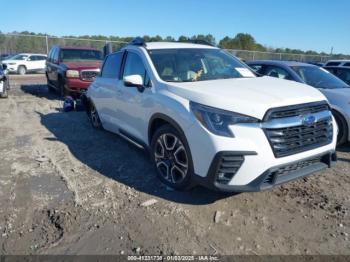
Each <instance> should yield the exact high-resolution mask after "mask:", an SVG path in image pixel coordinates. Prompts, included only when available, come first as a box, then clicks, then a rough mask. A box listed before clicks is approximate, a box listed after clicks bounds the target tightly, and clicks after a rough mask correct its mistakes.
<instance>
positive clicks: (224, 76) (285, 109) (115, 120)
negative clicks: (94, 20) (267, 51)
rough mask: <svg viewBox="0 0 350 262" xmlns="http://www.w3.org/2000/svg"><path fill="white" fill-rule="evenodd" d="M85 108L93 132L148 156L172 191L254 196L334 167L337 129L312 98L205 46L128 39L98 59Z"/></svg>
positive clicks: (321, 100)
mask: <svg viewBox="0 0 350 262" xmlns="http://www.w3.org/2000/svg"><path fill="white" fill-rule="evenodd" d="M84 101H85V105H86V106H87V112H88V115H89V116H90V119H91V122H92V125H93V126H94V127H95V128H102V127H103V128H104V129H107V130H109V131H111V132H114V133H117V134H119V135H120V136H121V137H123V138H125V139H127V140H128V141H129V142H132V143H133V144H135V145H137V146H138V147H140V148H144V149H147V150H149V152H150V154H151V156H152V159H153V161H154V165H155V168H156V170H157V173H158V176H159V178H160V179H161V180H162V181H163V182H164V183H165V184H167V185H168V186H171V187H173V188H175V189H186V188H189V187H191V186H193V185H195V184H202V185H205V186H208V187H210V188H215V189H219V190H222V191H235V192H242V191H259V190H262V189H267V188H271V187H273V186H274V185H278V184H281V183H285V182H287V181H291V180H294V179H296V178H300V177H303V176H306V175H309V174H311V173H314V172H316V171H319V170H321V169H323V168H327V167H330V166H331V165H332V164H333V163H334V162H335V161H336V154H335V146H336V137H337V126H336V124H335V122H334V118H333V117H332V114H331V112H330V108H329V105H328V103H327V101H326V98H325V97H324V96H323V95H322V94H321V93H320V92H319V91H318V90H316V89H314V88H312V87H309V86H307V85H304V84H300V83H296V82H291V81H285V80H279V79H275V78H271V77H257V76H255V75H254V73H252V71H250V69H249V68H248V67H247V66H246V65H245V64H243V63H242V62H240V61H239V60H238V59H236V58H235V57H233V56H232V55H230V54H228V53H226V52H225V51H223V50H221V49H219V48H216V47H212V46H208V45H200V44H193V43H176V42H174V43H166V42H160V43H156V42H153V43H147V44H146V43H144V42H143V40H142V39H135V40H134V41H133V42H132V43H131V44H129V45H127V46H126V47H124V48H123V49H122V50H121V51H120V52H117V53H113V54H111V55H109V56H107V57H106V59H105V61H104V64H103V67H102V71H101V75H100V76H99V77H97V78H96V80H95V81H94V82H93V83H92V84H91V86H90V88H89V89H88V92H87V94H86V96H85V97H84Z"/></svg>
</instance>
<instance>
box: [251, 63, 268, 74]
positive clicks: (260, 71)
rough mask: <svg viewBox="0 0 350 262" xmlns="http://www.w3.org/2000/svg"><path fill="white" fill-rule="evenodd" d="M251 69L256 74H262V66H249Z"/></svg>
mask: <svg viewBox="0 0 350 262" xmlns="http://www.w3.org/2000/svg"><path fill="white" fill-rule="evenodd" d="M249 66H250V68H251V69H253V71H254V72H257V73H258V74H263V69H264V67H263V66H262V65H249Z"/></svg>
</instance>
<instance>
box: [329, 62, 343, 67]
mask: <svg viewBox="0 0 350 262" xmlns="http://www.w3.org/2000/svg"><path fill="white" fill-rule="evenodd" d="M338 65H340V62H328V63H327V64H326V66H338Z"/></svg>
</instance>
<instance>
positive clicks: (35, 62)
mask: <svg viewBox="0 0 350 262" xmlns="http://www.w3.org/2000/svg"><path fill="white" fill-rule="evenodd" d="M45 62H46V55H44V54H28V53H22V54H18V55H15V56H11V57H9V58H7V59H5V60H3V61H2V63H3V64H5V65H6V66H7V69H8V71H9V72H10V73H17V74H20V75H25V74H26V73H29V72H43V71H44V70H45Z"/></svg>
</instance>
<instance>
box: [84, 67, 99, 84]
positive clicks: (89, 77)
mask: <svg viewBox="0 0 350 262" xmlns="http://www.w3.org/2000/svg"><path fill="white" fill-rule="evenodd" d="M99 74H100V71H99V70H82V71H81V79H82V80H84V81H91V82H92V81H94V80H95V78H96V77H97V76H98V75H99Z"/></svg>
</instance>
